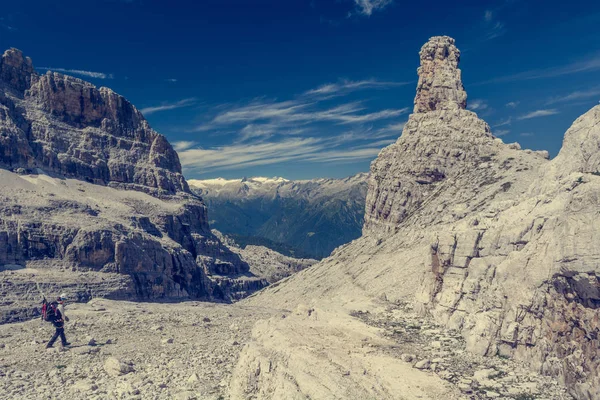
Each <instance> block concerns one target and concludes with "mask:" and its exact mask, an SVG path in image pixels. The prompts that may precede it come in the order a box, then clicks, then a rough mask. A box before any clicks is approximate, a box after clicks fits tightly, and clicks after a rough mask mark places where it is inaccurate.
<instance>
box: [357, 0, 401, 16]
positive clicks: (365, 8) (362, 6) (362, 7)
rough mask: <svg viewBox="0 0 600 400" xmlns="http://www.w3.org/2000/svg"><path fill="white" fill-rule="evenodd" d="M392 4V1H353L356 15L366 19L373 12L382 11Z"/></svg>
mask: <svg viewBox="0 0 600 400" xmlns="http://www.w3.org/2000/svg"><path fill="white" fill-rule="evenodd" d="M393 2H394V0H354V4H356V11H357V13H358V14H361V15H365V16H367V17H369V16H371V14H373V12H374V11H381V10H383V9H384V8H386V7H387V6H389V5H390V4H392V3H393Z"/></svg>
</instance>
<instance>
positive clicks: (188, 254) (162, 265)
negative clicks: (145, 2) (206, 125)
mask: <svg viewBox="0 0 600 400" xmlns="http://www.w3.org/2000/svg"><path fill="white" fill-rule="evenodd" d="M0 182H1V183H2V184H1V185H0V199H1V200H0V274H1V275H2V293H3V302H4V303H5V304H3V305H2V306H8V307H10V306H11V305H12V306H14V307H16V304H13V303H12V301H13V300H8V296H9V295H10V296H12V297H16V298H19V295H18V294H15V292H14V290H15V289H14V288H15V287H20V288H24V286H23V284H24V282H22V281H21V280H20V279H21V278H22V277H23V276H25V275H23V274H12V273H11V272H3V271H4V270H7V269H11V270H15V269H19V268H26V267H31V268H34V269H36V270H45V269H52V270H54V271H64V272H68V273H70V272H71V271H76V272H88V273H107V272H108V273H116V274H122V275H124V276H125V277H126V278H127V279H124V280H121V281H125V282H127V284H126V285H125V287H123V285H121V284H120V283H119V284H116V285H115V287H114V291H111V290H110V289H109V287H108V285H103V286H102V285H101V286H102V293H103V294H105V295H108V296H114V297H118V298H131V299H187V298H197V299H198V298H199V299H214V300H220V301H229V300H231V299H235V298H239V297H242V296H243V295H245V294H246V293H248V292H251V291H253V290H256V289H259V288H261V287H263V286H264V285H265V284H266V282H265V281H263V280H262V279H259V278H256V277H254V276H253V275H252V274H250V273H249V266H248V265H247V264H246V263H245V262H243V261H241V260H240V258H239V256H238V255H237V254H235V253H232V252H231V251H229V250H228V249H227V248H226V247H225V246H223V245H222V243H221V242H220V241H219V240H218V238H216V237H215V236H214V235H213V234H212V233H211V231H210V227H209V225H208V219H207V214H206V207H205V206H204V204H203V202H202V200H201V199H200V198H199V197H197V196H196V195H194V194H192V193H191V191H190V190H189V187H188V185H187V183H186V181H185V179H184V178H183V175H182V174H181V165H180V163H179V159H178V156H177V153H176V152H175V151H174V150H173V148H172V147H171V145H170V144H169V143H168V142H167V140H166V139H165V138H164V137H163V136H162V135H160V134H158V133H156V132H155V131H153V130H152V129H151V128H150V127H149V125H148V123H147V121H146V120H145V119H144V117H143V116H142V115H141V113H140V112H139V111H138V110H137V109H136V108H135V107H134V106H133V105H131V104H130V103H129V102H128V101H127V100H126V99H125V98H123V97H122V96H119V95H118V94H116V93H114V92H112V91H111V90H110V89H107V88H100V89H97V88H96V87H94V86H93V85H91V84H89V83H87V82H84V81H82V80H80V79H76V78H73V77H70V76H65V75H61V74H57V73H52V72H48V73H47V74H45V75H42V76H40V75H38V74H37V73H35V71H34V69H33V66H32V63H31V60H30V59H29V58H26V57H24V56H23V55H22V53H21V52H20V51H18V50H16V49H10V50H8V51H6V52H5V53H4V54H3V56H2V59H1V61H0ZM37 276H38V278H39V279H43V278H45V277H48V279H50V282H48V283H49V284H52V285H54V284H55V283H56V282H57V281H58V282H60V281H61V278H59V277H56V276H55V274H47V273H40V274H38V275H37ZM107 277H108V275H107ZM13 279H16V280H13ZM62 280H64V281H65V282H71V281H72V280H71V279H70V278H69V277H68V275H65V277H64V278H62ZM100 281H102V277H101V276H99V277H98V279H96V278H93V279H90V280H89V282H100ZM37 284H38V285H37V286H38V287H39V285H40V284H41V285H42V286H43V285H44V282H39V281H38V282H37ZM69 284H70V283H69ZM24 290H25V292H27V293H30V292H34V291H36V290H37V289H36V288H25V289H24ZM93 290H94V287H93V285H92V286H91V287H90V286H89V285H88V286H86V287H85V288H82V289H81V291H80V292H78V294H77V296H76V297H78V298H79V297H80V298H87V297H88V296H89V292H90V291H93ZM38 292H39V291H38ZM26 297H28V298H29V297H32V296H31V295H30V294H29V295H27V296H26ZM38 300H39V298H38ZM32 307H33V304H32V303H25V304H24V305H22V306H19V309H20V310H21V311H22V314H23V313H24V314H23V315H25V314H28V313H29V312H30V311H31V310H32ZM28 310H29V311H28ZM17 314H19V313H14V312H13V313H12V316H11V317H6V316H2V318H1V319H0V322H3V321H6V320H12V319H14V318H15V317H16V315H17Z"/></svg>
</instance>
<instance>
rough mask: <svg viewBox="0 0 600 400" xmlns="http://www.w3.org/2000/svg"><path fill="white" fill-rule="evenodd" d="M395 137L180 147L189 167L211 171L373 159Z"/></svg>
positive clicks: (293, 139)
mask: <svg viewBox="0 0 600 400" xmlns="http://www.w3.org/2000/svg"><path fill="white" fill-rule="evenodd" d="M393 141H394V140H384V141H382V140H380V141H377V142H374V143H371V144H369V145H367V146H361V147H354V148H348V149H340V148H335V146H336V145H337V143H339V141H337V138H314V137H309V138H289V139H285V140H282V141H280V142H270V143H267V142H261V143H251V144H232V145H228V146H220V147H215V148H212V149H201V148H187V149H185V150H183V151H179V158H180V160H181V164H182V166H183V167H184V168H186V169H187V170H192V171H200V172H209V171H216V170H230V169H240V168H247V167H253V166H258V165H271V164H278V163H282V162H290V161H295V162H338V163H339V162H345V161H348V162H353V161H356V160H361V159H373V158H375V157H376V156H377V154H379V151H381V148H382V147H383V146H385V145H388V144H390V143H392V142H393Z"/></svg>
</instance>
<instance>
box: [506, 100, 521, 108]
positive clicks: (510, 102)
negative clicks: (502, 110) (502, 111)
mask: <svg viewBox="0 0 600 400" xmlns="http://www.w3.org/2000/svg"><path fill="white" fill-rule="evenodd" d="M518 105H519V102H518V101H509V102H508V103H506V104H505V106H506V107H508V108H517V106H518Z"/></svg>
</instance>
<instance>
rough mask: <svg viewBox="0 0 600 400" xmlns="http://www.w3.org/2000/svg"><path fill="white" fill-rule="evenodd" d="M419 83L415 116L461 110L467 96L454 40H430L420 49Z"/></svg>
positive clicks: (442, 37)
mask: <svg viewBox="0 0 600 400" xmlns="http://www.w3.org/2000/svg"><path fill="white" fill-rule="evenodd" d="M419 56H420V58H421V66H420V67H419V69H418V70H417V73H418V74H419V83H418V85H417V95H416V97H415V108H414V112H415V113H424V112H428V111H434V110H448V109H450V110H453V109H457V108H461V109H465V108H466V106H467V93H466V92H465V90H464V88H463V84H462V80H461V74H460V69H458V63H459V62H460V51H459V50H458V48H457V47H456V46H455V45H454V39H453V38H451V37H448V36H434V37H432V38H431V39H429V41H428V42H427V43H425V44H424V45H423V47H421V51H420V52H419Z"/></svg>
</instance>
